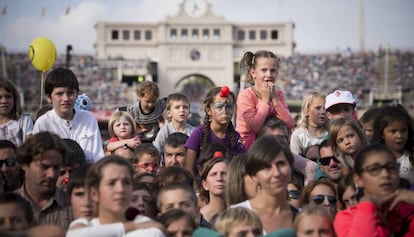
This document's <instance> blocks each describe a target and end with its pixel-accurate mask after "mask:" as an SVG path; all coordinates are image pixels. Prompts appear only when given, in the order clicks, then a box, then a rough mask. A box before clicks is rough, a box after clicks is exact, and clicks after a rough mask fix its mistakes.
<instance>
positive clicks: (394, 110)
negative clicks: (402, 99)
mask: <svg viewBox="0 0 414 237" xmlns="http://www.w3.org/2000/svg"><path fill="white" fill-rule="evenodd" d="M394 121H403V122H404V123H406V124H407V129H408V136H407V142H406V143H405V144H404V150H407V151H409V152H410V153H411V155H410V162H411V164H414V160H413V154H412V153H413V148H414V130H413V124H412V119H411V117H410V115H409V114H408V112H407V110H405V109H404V107H403V106H401V105H392V106H387V107H384V108H382V109H381V112H380V114H379V116H378V117H377V119H376V120H375V122H374V134H373V135H372V142H373V143H375V142H378V143H382V144H385V142H384V129H385V127H387V126H388V125H389V124H390V123H391V122H394Z"/></svg>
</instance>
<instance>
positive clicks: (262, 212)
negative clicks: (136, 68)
mask: <svg viewBox="0 0 414 237" xmlns="http://www.w3.org/2000/svg"><path fill="white" fill-rule="evenodd" d="M292 60H294V59H292ZM335 60H336V61H337V63H338V64H344V61H343V60H344V59H343V58H342V56H341V57H339V56H338V57H337V58H336V59H335ZM299 61H300V62H302V63H303V61H302V60H299ZM312 62H313V63H319V64H321V65H322V64H325V63H326V62H323V59H322V58H315V59H314V60H312ZM352 62H353V63H352V65H353V68H354V70H353V73H354V74H353V76H354V77H360V76H361V77H364V76H366V75H362V74H360V73H361V71H360V70H359V69H358V68H360V67H370V65H371V63H370V60H369V57H367V58H366V60H363V61H362V62H361V61H360V62H359V63H357V61H352ZM88 63H91V61H88V60H85V61H84V64H85V65H86V64H88ZM285 63H286V62H284V61H283V59H280V58H279V57H278V56H277V55H275V54H274V53H273V52H270V51H265V50H259V51H257V52H250V51H248V52H246V53H245V54H244V55H243V57H242V59H241V60H240V65H241V67H242V70H245V71H246V82H249V84H250V86H249V87H248V88H245V89H242V90H241V91H240V92H239V93H238V94H236V93H235V92H233V91H231V89H230V88H229V87H228V86H225V85H222V86H219V87H214V88H212V89H211V90H210V91H209V92H208V93H207V95H206V96H205V98H204V101H203V105H204V109H203V110H204V112H205V115H204V118H203V121H202V123H201V124H200V125H199V126H195V127H194V126H192V125H191V124H189V123H188V121H189V116H190V107H191V101H190V100H189V99H188V97H187V96H186V95H185V94H183V93H179V92H176V93H171V94H169V95H168V97H167V98H162V97H161V96H160V92H159V88H158V85H157V84H156V83H154V82H150V81H145V82H143V83H141V84H139V86H138V87H137V88H135V90H134V92H135V95H136V102H135V103H133V104H124V106H120V107H118V108H117V109H116V111H114V113H113V114H112V115H111V118H110V120H109V123H108V131H109V133H110V136H111V137H110V139H109V140H108V141H102V139H101V134H100V130H99V127H98V122H97V120H96V118H95V117H94V116H93V114H92V113H91V112H90V111H88V108H85V107H79V106H77V103H76V100H77V99H78V97H79V96H80V94H79V91H80V86H81V85H82V84H81V83H80V81H81V77H82V75H84V74H82V73H83V72H85V73H86V72H87V71H88V70H84V68H82V67H78V68H77V69H74V70H71V69H67V68H64V67H56V68H54V69H53V70H52V71H50V72H48V73H47V74H46V75H45V82H44V95H45V99H46V100H47V102H48V104H50V106H48V107H45V108H41V109H40V110H39V111H38V113H37V115H36V118H35V119H33V120H32V119H31V117H30V116H28V115H27V114H25V113H23V111H22V108H21V107H20V105H21V104H20V102H19V100H20V96H19V90H20V88H16V86H15V85H14V83H12V82H11V81H9V80H6V79H2V80H1V83H0V168H1V169H0V171H1V172H0V174H1V175H0V235H1V236H40V235H41V236H65V235H66V236H76V237H82V236H108V237H115V236H130V237H132V236H154V237H155V236H177V237H178V236H181V237H182V236H207V237H208V236H226V237H233V236H234V237H235V236H269V237H270V236H298V237H302V236H327V237H334V236H337V237H345V236H405V237H408V236H413V233H414V130H413V119H412V118H411V116H410V115H409V113H408V112H407V110H406V109H405V108H404V106H402V105H399V104H391V105H386V106H384V107H380V108H370V109H368V110H367V111H366V112H365V113H364V114H362V115H357V114H356V111H355V109H356V107H357V99H356V97H355V95H354V94H353V91H350V90H349V88H348V87H345V85H344V84H341V85H340V86H339V87H338V88H340V89H336V90H332V91H330V90H329V92H328V93H326V94H325V93H324V92H323V91H327V90H328V87H327V88H324V87H321V88H317V89H315V90H314V91H309V92H307V93H305V94H304V96H303V103H302V108H301V113H300V116H299V121H295V119H294V118H293V117H292V115H291V113H290V111H289V106H288V104H287V103H286V95H287V94H289V93H292V91H291V90H289V93H288V91H287V90H284V89H281V88H278V87H277V86H276V84H277V80H280V79H278V78H279V77H283V75H284V74H282V73H280V70H281V68H282V67H286V66H283V64H285ZM348 63H349V62H348ZM348 63H346V65H348ZM360 64H362V65H360ZM77 70H79V71H77ZM292 70H293V71H295V70H296V69H294V68H293V67H292ZM75 72H77V73H75ZM401 72H402V73H408V74H409V73H410V71H409V69H407V70H406V69H401ZM298 73H299V72H298ZM300 73H303V72H300ZM77 74H80V75H81V76H77ZM307 74H312V75H311V76H310V77H309V78H308V79H309V80H314V79H315V76H317V75H319V73H312V72H310V71H308V72H307ZM328 74H329V73H328ZM329 75H330V76H334V77H336V79H332V81H338V80H339V78H341V77H342V76H344V75H345V74H343V71H342V72H341V73H339V74H335V73H333V74H329ZM335 75H336V76H335ZM96 78H97V81H101V83H99V84H102V82H107V81H106V79H105V76H104V75H102V74H100V73H98V72H97V74H96ZM282 80H283V79H282ZM306 80H307V79H306ZM356 81H358V80H356ZM95 82H96V81H93V82H89V86H91V87H94V86H95V87H96V86H97V84H94V83H95ZM314 84H315V85H316V84H318V83H314ZM346 85H347V86H349V87H352V85H351V84H346ZM309 86H310V85H309ZM356 88H357V87H356ZM92 98H94V97H92ZM94 99H95V98H94ZM234 122H235V124H233V123H234Z"/></svg>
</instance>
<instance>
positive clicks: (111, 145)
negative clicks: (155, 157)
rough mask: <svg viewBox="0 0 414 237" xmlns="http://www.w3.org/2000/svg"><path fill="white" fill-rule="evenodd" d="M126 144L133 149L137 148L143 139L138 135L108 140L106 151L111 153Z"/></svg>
mask: <svg viewBox="0 0 414 237" xmlns="http://www.w3.org/2000/svg"><path fill="white" fill-rule="evenodd" d="M125 144H126V145H127V146H128V147H130V148H131V149H135V148H136V147H137V146H139V145H140V144H141V139H140V138H139V137H138V136H136V137H133V138H129V139H123V140H119V141H112V142H108V144H107V145H106V151H107V152H109V153H111V152H113V151H115V150H116V149H118V148H121V147H124V146H125Z"/></svg>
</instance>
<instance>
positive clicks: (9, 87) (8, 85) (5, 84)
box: [0, 79, 22, 120]
mask: <svg viewBox="0 0 414 237" xmlns="http://www.w3.org/2000/svg"><path fill="white" fill-rule="evenodd" d="M0 88H3V89H5V90H6V91H7V92H9V93H11V94H12V96H13V108H12V109H11V111H10V114H9V115H7V116H10V118H11V119H13V120H18V118H19V116H20V114H21V113H22V108H21V107H20V95H19V92H18V91H17V89H16V87H15V86H14V85H13V83H12V82H11V81H9V80H7V79H2V80H0Z"/></svg>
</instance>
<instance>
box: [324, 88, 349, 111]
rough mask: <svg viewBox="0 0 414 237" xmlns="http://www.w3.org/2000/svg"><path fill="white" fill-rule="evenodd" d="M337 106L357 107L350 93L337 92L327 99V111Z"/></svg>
mask: <svg viewBox="0 0 414 237" xmlns="http://www.w3.org/2000/svg"><path fill="white" fill-rule="evenodd" d="M337 104H351V105H353V106H355V105H356V101H355V99H354V96H353V95H352V93H351V92H349V91H341V90H336V91H334V92H332V93H331V94H329V95H328V96H327V97H326V99H325V109H326V110H327V109H329V108H330V107H331V106H333V105H337Z"/></svg>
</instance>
